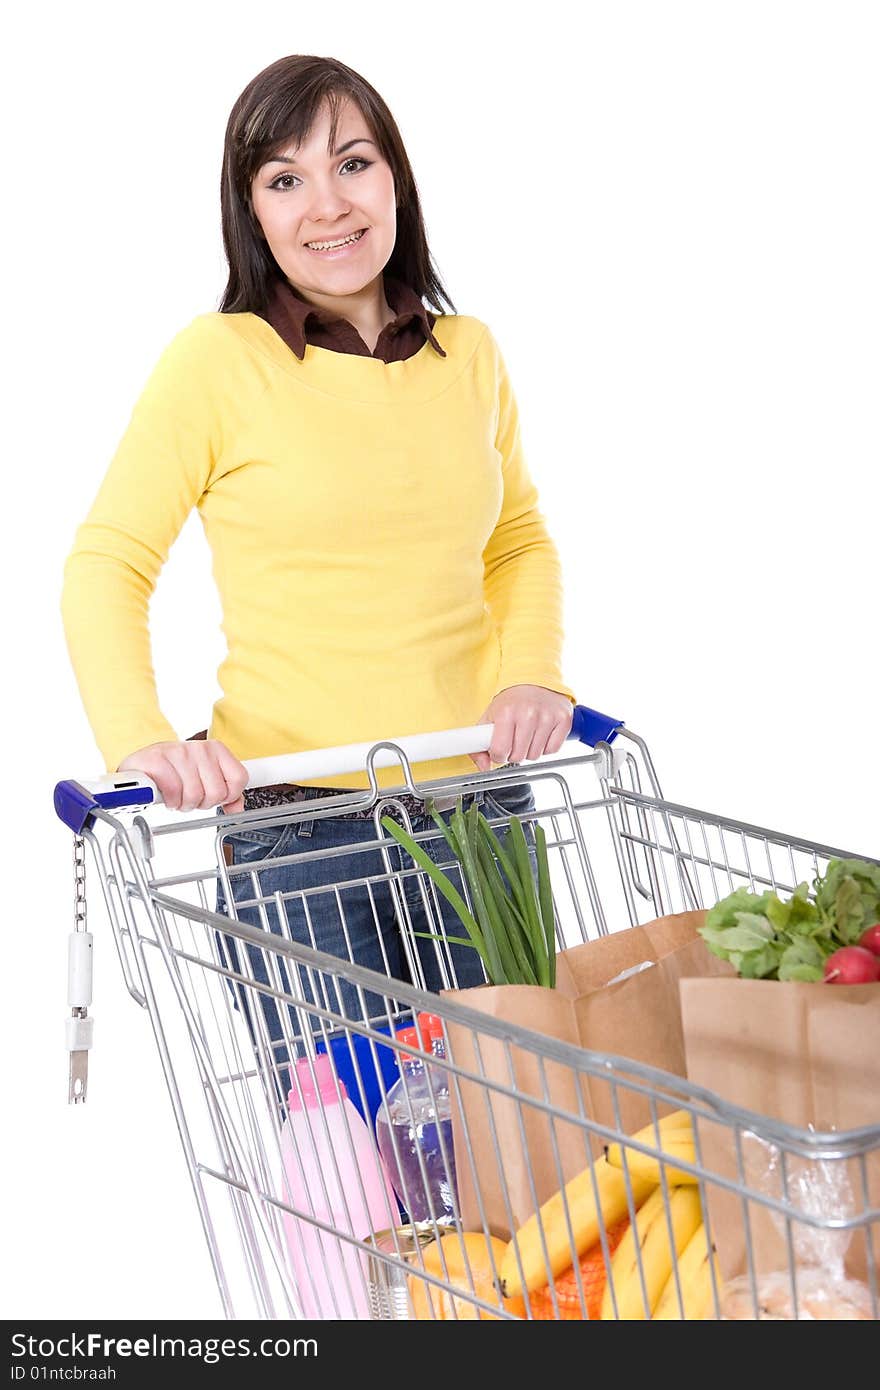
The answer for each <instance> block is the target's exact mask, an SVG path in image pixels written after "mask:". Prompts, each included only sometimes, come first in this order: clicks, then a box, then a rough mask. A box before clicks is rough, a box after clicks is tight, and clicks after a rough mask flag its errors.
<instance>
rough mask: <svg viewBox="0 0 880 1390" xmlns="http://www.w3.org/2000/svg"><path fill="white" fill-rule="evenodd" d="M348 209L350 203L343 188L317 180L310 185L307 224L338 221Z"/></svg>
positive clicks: (349, 208)
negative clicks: (310, 193)
mask: <svg viewBox="0 0 880 1390" xmlns="http://www.w3.org/2000/svg"><path fill="white" fill-rule="evenodd" d="M350 211H351V203H350V202H349V200H348V199H347V198H346V197H345V190H344V189H340V188H339V187H338V186H337V185H334V184H333V183H325V184H322V183H320V182H318V183H315V184H313V185H312V195H311V198H310V199H309V205H308V208H307V209H306V221H307V224H310V223H314V224H319V223H321V222H331V223H332V222H338V221H339V219H340V218H341V217H347V216H348V213H349V212H350Z"/></svg>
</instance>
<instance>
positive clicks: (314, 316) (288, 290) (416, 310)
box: [260, 275, 446, 362]
mask: <svg viewBox="0 0 880 1390" xmlns="http://www.w3.org/2000/svg"><path fill="white" fill-rule="evenodd" d="M385 299H386V301H387V303H388V307H389V309H391V311H392V313H393V314H394V316H395V317H394V318H393V319H392V321H391V323H387V324H386V325H385V327H384V328H383V329H382V332H381V333H380V334H379V338H378V341H377V343H376V346H375V348H374V349H373V351H372V352H370V349H369V348H368V347H367V345H366V343H365V342H364V340H363V338H362V337H361V335H360V333H358V331H357V329H356V328H355V327H354V325H353V324H351V323H349V321H348V319H346V318H342V317H341V316H340V315H339V314H334V313H333V312H332V311H331V310H329V309H319V308H318V307H317V306H316V305H314V304H310V303H309V301H308V300H307V299H304V298H303V296H302V295H301V294H300V293H299V291H298V290H295V289H293V287H292V286H291V285H289V284H288V282H287V281H286V280H282V279H280V278H278V279H276V280H275V282H274V285H273V288H272V293H271V296H270V299H269V303H268V305H267V307H266V310H265V312H264V313H263V314H261V315H260V317H261V318H264V319H265V320H266V322H267V323H268V324H270V325H271V326H272V328H274V329H275V332H276V333H277V334H278V336H279V338H282V339H283V340H284V342H285V343H286V344H287V346H288V347H289V348H290V350H291V352H293V353H295V354H296V356H297V357H298V358H299V359H300V361H302V359H303V357H304V355H305V350H306V344H307V343H308V344H311V345H312V346H313V347H322V348H330V349H331V351H332V352H350V353H354V354H356V355H357V356H359V357H378V358H379V359H380V361H382V362H403V361H405V360H406V358H407V357H412V356H413V355H414V354H415V353H417V352H418V351H419V349H420V348H422V347H424V345H425V342H426V341H427V342H429V343H430V344H431V346H432V347H433V348H434V350H435V352H437V353H439V354H440V356H441V357H445V356H446V353H445V352H444V351H443V349H442V347H441V346H440V344H439V343H438V342H437V339H436V338H435V337H434V333H433V328H434V324H435V322H436V319H435V317H434V315H433V314H430V313H429V312H428V310H427V309H426V308H425V306H424V304H423V303H422V301H421V298H420V297H419V295H417V294H416V293H415V291H414V290H411V289H410V288H409V286H408V285H404V284H403V282H402V281H400V280H395V279H393V278H392V277H391V276H390V275H386V276H385Z"/></svg>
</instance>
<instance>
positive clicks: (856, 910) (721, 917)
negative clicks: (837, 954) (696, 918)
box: [699, 859, 880, 981]
mask: <svg viewBox="0 0 880 1390" xmlns="http://www.w3.org/2000/svg"><path fill="white" fill-rule="evenodd" d="M813 889H814V898H813V899H812V900H811V899H810V896H809V893H810V888H809V884H807V883H799V884H798V886H797V888H796V889H795V891H794V893H793V894H792V896H791V897H790V898H787V899H783V898H780V897H779V896H778V894H776V893H772V892H767V893H751V892H750V891H749V890H748V889H747V888H737V889H736V891H735V892H733V893H729V894H728V896H727V897H726V898H722V899H721V901H720V902H718V903H716V904H715V906H714V907H713V908H711V909H710V911H709V912H707V914H706V922H705V925H704V926H702V927H700V928H699V932H700V935H701V936H702V938H703V940H704V941H705V943H706V945H707V946H708V948H709V950H710V951H711V952H712V954H713V955H716V956H719V957H720V958H721V959H722V960H729V961H730V962H731V964H732V965H733V966H734V968H735V970H736V971H737V972H738V974H740V975H741V976H742V977H743V978H744V979H749V980H758V979H769V980H804V981H814V980H821V979H822V974H823V966H824V963H825V961H826V960H827V958H828V956H830V955H831V954H832V953H833V952H834V951H836V950H838V948H839V947H841V946H849V945H852V944H853V943H855V942H857V941H858V939H859V937H860V936H861V934H862V932H863V931H864V929H865V927H868V926H871V925H872V924H873V923H874V922H876V921H880V864H871V863H868V862H867V861H866V860H863V859H832V860H831V861H830V862H829V864H828V869H827V871H826V873H825V875H824V876H820V877H817V878H815V879H814V880H813Z"/></svg>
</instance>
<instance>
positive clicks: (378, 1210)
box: [279, 1053, 398, 1319]
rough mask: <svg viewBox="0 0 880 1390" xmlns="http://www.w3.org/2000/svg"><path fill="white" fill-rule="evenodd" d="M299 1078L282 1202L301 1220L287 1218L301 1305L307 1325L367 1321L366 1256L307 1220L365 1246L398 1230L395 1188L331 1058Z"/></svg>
mask: <svg viewBox="0 0 880 1390" xmlns="http://www.w3.org/2000/svg"><path fill="white" fill-rule="evenodd" d="M296 1072H297V1084H295V1085H294V1088H293V1090H292V1091H291V1092H290V1095H289V1097H288V1107H289V1110H290V1114H289V1117H288V1118H287V1119H286V1120H285V1121H284V1124H283V1125H282V1127H281V1159H282V1163H283V1165H284V1176H283V1177H282V1181H281V1191H280V1193H279V1196H280V1198H281V1200H282V1201H283V1202H284V1203H285V1204H286V1205H288V1206H291V1207H293V1208H295V1209H296V1210H297V1211H299V1212H301V1213H302V1217H297V1216H292V1215H291V1214H290V1213H289V1212H283V1213H282V1217H283V1221H284V1231H285V1235H286V1237H287V1245H288V1249H289V1251H290V1258H291V1263H292V1266H293V1271H294V1276H295V1279H296V1291H297V1297H298V1301H299V1303H300V1306H301V1308H302V1313H303V1317H304V1318H324V1319H326V1318H369V1316H370V1308H369V1299H368V1295H367V1285H366V1274H367V1266H366V1255H365V1254H364V1252H363V1251H362V1250H359V1249H358V1247H357V1246H355V1245H350V1244H349V1243H348V1242H346V1241H345V1240H341V1239H339V1238H338V1237H336V1236H334V1235H331V1234H330V1233H329V1232H326V1231H322V1230H320V1229H319V1228H318V1227H317V1226H314V1225H312V1224H311V1223H310V1221H308V1220H305V1219H303V1218H304V1217H311V1218H314V1219H315V1220H318V1221H322V1222H324V1224H325V1225H327V1226H330V1227H332V1228H333V1230H334V1231H344V1232H346V1233H347V1234H348V1235H352V1236H355V1237H356V1238H357V1239H358V1240H363V1238H364V1237H365V1236H367V1235H369V1234H370V1232H371V1231H384V1230H387V1229H388V1227H389V1226H396V1225H397V1222H398V1206H397V1200H396V1198H395V1196H394V1189H393V1187H392V1186H391V1183H390V1182H389V1180H388V1174H387V1172H386V1169H385V1165H384V1163H383V1162H382V1159H381V1158H380V1156H379V1151H378V1149H377V1148H376V1143H375V1140H374V1139H373V1136H372V1134H371V1133H370V1131H369V1129H368V1128H367V1126H366V1124H365V1122H364V1120H363V1119H362V1117H361V1116H360V1115H359V1114H358V1112H357V1110H356V1109H355V1107H354V1106H353V1105H352V1103H351V1101H350V1100H349V1099H348V1097H347V1095H346V1090H345V1086H344V1085H343V1084H342V1082H341V1081H339V1080H338V1079H337V1076H336V1073H335V1072H334V1070H333V1063H332V1061H331V1060H330V1058H329V1057H328V1056H327V1054H326V1053H321V1054H319V1055H318V1056H317V1057H303V1058H301V1060H300V1061H299V1062H297V1064H296ZM316 1083H317V1086H316ZM340 1096H341V1097H342V1100H341V1101H340Z"/></svg>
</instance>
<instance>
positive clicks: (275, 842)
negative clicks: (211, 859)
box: [226, 821, 298, 864]
mask: <svg viewBox="0 0 880 1390" xmlns="http://www.w3.org/2000/svg"><path fill="white" fill-rule="evenodd" d="M297 828H298V827H297V826H296V825H294V824H291V822H290V821H288V822H287V823H286V824H285V825H271V826H260V827H259V828H257V827H254V828H248V829H245V830H236V831H233V832H232V833H231V834H229V835H227V837H226V842H227V844H229V845H231V846H232V854H233V862H234V863H236V864H247V863H250V862H251V861H255V860H262V859H280V858H281V857H282V855H284V854H285V852H286V851H287V849H288V848H289V847H290V844H291V842H292V841H293V840H294V839H295V838H296V831H297Z"/></svg>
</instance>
